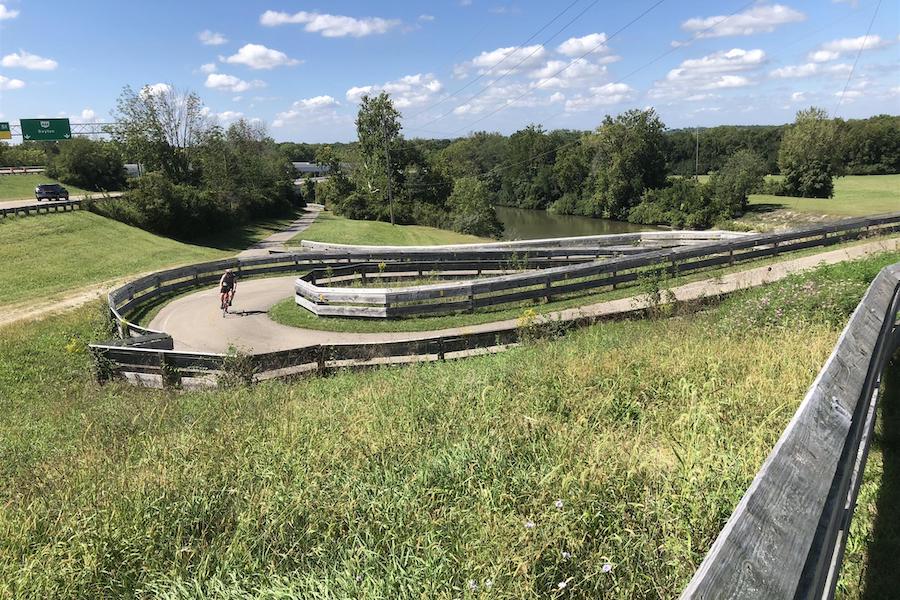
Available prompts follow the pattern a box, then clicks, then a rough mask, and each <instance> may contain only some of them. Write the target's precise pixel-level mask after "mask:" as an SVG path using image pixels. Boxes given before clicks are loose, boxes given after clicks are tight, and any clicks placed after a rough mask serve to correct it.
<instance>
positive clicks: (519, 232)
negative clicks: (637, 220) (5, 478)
mask: <svg viewBox="0 0 900 600" xmlns="http://www.w3.org/2000/svg"><path fill="white" fill-rule="evenodd" d="M496 208H497V217H499V219H500V222H501V223H503V228H504V229H503V239H504V240H534V239H540V238H555V237H571V236H576V235H606V234H613V233H631V232H634V231H653V230H655V229H656V228H655V227H650V226H647V225H635V224H634V223H625V222H623V221H612V220H610V219H594V218H591V217H581V216H576V215H554V214H551V213H549V212H547V211H545V210H530V209H527V208H513V207H510V206H498V207H496Z"/></svg>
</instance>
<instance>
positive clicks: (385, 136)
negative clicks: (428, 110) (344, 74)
mask: <svg viewBox="0 0 900 600" xmlns="http://www.w3.org/2000/svg"><path fill="white" fill-rule="evenodd" d="M400 127H401V126H400V113H399V112H397V109H395V108H394V103H393V102H392V101H391V98H390V96H389V95H388V94H387V93H386V92H381V93H380V94H378V95H377V96H374V97H373V96H369V95H364V96H363V97H362V100H361V103H360V107H359V113H358V114H357V116H356V133H357V136H358V138H359V157H360V164H359V165H357V168H356V170H355V171H354V173H355V174H356V175H357V185H356V188H357V190H358V191H359V192H360V193H361V194H364V195H365V196H367V198H368V201H369V204H370V205H372V206H373V208H375V207H377V208H380V210H376V211H375V212H376V214H377V215H378V216H382V215H383V214H384V212H385V209H387V213H388V215H389V216H390V221H391V225H393V224H394V202H393V193H394V190H393V189H392V187H391V186H392V185H393V182H394V181H396V180H397V177H398V175H399V170H398V167H399V165H398V164H397V162H396V161H395V160H393V158H392V156H391V152H392V150H396V148H397V145H398V143H399V141H400V139H401V136H400ZM378 198H381V199H383V200H382V202H381V206H380V207H379V206H378V204H379V203H378V202H377V200H376V199H378Z"/></svg>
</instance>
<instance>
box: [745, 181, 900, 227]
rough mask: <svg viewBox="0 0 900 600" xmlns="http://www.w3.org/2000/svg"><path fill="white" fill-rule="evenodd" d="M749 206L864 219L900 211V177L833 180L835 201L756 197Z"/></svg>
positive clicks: (752, 197) (751, 198)
mask: <svg viewBox="0 0 900 600" xmlns="http://www.w3.org/2000/svg"><path fill="white" fill-rule="evenodd" d="M750 204H751V207H752V206H754V205H755V206H757V207H760V205H775V206H773V208H786V209H789V210H793V211H797V212H803V213H815V214H822V215H835V216H842V217H861V216H865V215H873V214H878V213H885V212H893V211H900V175H848V176H847V177H837V178H835V180H834V197H833V198H794V197H790V196H769V195H764V194H753V195H751V196H750Z"/></svg>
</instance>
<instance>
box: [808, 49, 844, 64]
mask: <svg viewBox="0 0 900 600" xmlns="http://www.w3.org/2000/svg"><path fill="white" fill-rule="evenodd" d="M840 56H841V54H840V52H834V51H833V50H816V51H814V52H810V53H809V60H811V61H813V62H828V61H829V60H835V59H836V58H839V57H840Z"/></svg>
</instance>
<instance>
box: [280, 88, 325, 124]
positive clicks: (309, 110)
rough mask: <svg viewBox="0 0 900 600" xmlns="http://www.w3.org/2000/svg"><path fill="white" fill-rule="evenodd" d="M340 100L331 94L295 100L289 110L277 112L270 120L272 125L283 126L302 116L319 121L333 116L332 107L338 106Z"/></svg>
mask: <svg viewBox="0 0 900 600" xmlns="http://www.w3.org/2000/svg"><path fill="white" fill-rule="evenodd" d="M340 104H341V103H340V102H338V101H337V100H336V99H334V98H332V97H331V96H315V97H313V98H304V99H302V100H297V101H296V102H294V103H293V104H292V105H291V108H290V109H289V110H286V111H284V112H280V113H277V114H276V115H275V120H274V121H273V122H272V126H273V127H284V126H285V125H286V124H288V123H290V122H292V121H295V120H297V119H299V118H300V117H303V118H304V119H305V120H315V121H320V120H322V119H328V118H333V117H334V116H335V112H334V109H335V108H336V107H338V106H340Z"/></svg>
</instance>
